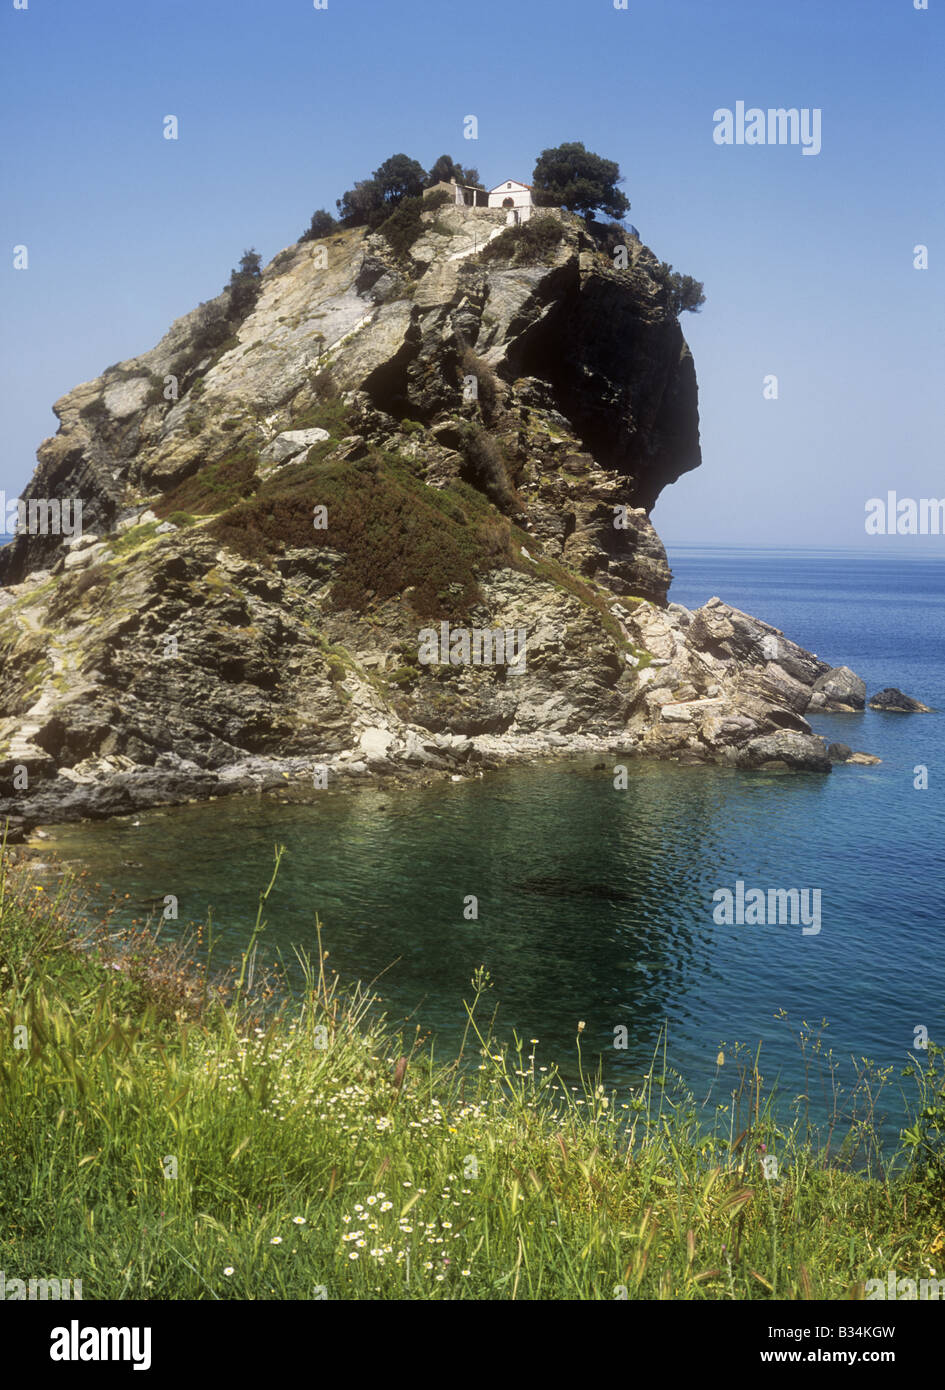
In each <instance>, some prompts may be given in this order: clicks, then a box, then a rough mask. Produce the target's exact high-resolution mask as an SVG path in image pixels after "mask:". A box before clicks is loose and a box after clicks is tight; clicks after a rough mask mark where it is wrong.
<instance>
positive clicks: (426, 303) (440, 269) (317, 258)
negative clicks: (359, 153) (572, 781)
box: [0, 207, 927, 839]
mask: <svg viewBox="0 0 945 1390" xmlns="http://www.w3.org/2000/svg"><path fill="white" fill-rule="evenodd" d="M483 217H485V219H486V222H489V221H490V219H492V221H493V222H494V226H493V225H491V223H490V240H489V246H488V254H486V251H485V249H484V247H483V244H482V231H483V226H484V225H485V223H484V221H483ZM529 227H530V230H529V231H525V230H523V229H518V230H516V229H512V228H504V214H502V213H501V212H500V211H497V212H496V213H495V216H494V217H493V214H492V213H483V214H482V216H479V215H472V214H471V213H470V210H468V209H463V208H459V207H448V208H443V209H441V210H439V211H438V212H425V213H423V214H422V218H421V225H420V232H419V235H418V237H417V239H416V240H415V242H414V243H413V244H412V245H411V246H410V248H409V251H408V250H404V249H401V250H400V251H398V252H396V253H395V250H394V249H393V248H392V246H391V245H390V244H389V243H388V242H387V241H386V240H385V238H384V236H382V235H380V234H379V233H374V234H367V233H366V232H365V230H364V229H363V228H355V229H345V230H342V231H339V232H338V233H337V234H332V235H330V236H328V237H326V238H324V239H322V240H321V241H319V242H318V243H317V244H313V243H298V244H296V245H294V246H292V247H288V248H286V250H285V251H283V252H280V254H279V255H278V256H276V257H275V259H274V260H273V261H272V262H271V263H270V265H269V266H268V267H267V268H266V269H265V271H264V272H262V274H261V276H260V279H259V283H258V285H257V287H256V291H257V293H256V297H255V299H254V300H253V302H252V304H251V305H250V306H249V307H248V309H247V311H246V312H245V313H244V314H243V317H240V318H234V317H233V313H232V309H233V306H232V303H231V302H230V300H229V299H228V298H227V295H226V293H224V295H222V296H219V297H218V299H217V300H214V301H209V302H208V303H207V304H203V305H201V306H199V307H198V308H197V309H195V310H194V311H193V312H192V313H191V314H189V315H187V316H185V317H184V318H183V319H180V320H178V321H177V323H175V324H174V325H173V326H172V327H171V329H170V330H169V331H168V333H167V334H166V335H165V337H164V338H163V339H162V340H161V342H160V343H159V344H158V345H157V346H156V347H154V348H153V349H151V351H149V352H146V353H144V354H142V355H141V356H140V357H137V358H133V359H131V360H129V361H128V362H124V363H118V364H116V365H115V366H113V367H110V368H108V369H107V370H106V371H105V372H104V373H103V374H102V376H101V377H99V378H98V379H97V380H95V381H93V382H86V383H83V384H82V385H80V386H77V387H76V388H75V389H74V390H73V391H71V392H69V393H68V394H67V395H66V396H64V397H63V398H62V399H61V400H60V401H58V402H57V403H56V405H55V411H56V414H57V415H58V417H59V419H60V422H61V427H60V429H59V431H58V433H57V434H56V435H55V436H54V437H53V438H51V439H48V440H46V441H44V442H43V444H42V445H41V446H40V448H39V451H38V458H39V466H38V468H37V470H36V473H35V474H34V477H33V480H32V482H31V483H30V485H29V487H28V488H27V490H26V493H25V497H26V498H28V499H34V500H37V499H38V505H39V504H40V503H41V504H43V505H44V506H45V505H46V504H49V505H51V503H52V502H53V501H54V502H55V504H56V506H57V507H65V506H66V504H67V503H68V502H69V501H70V499H71V500H72V501H73V502H74V501H75V500H76V499H80V500H81V501H82V506H83V510H82V516H83V522H84V526H85V529H84V530H79V531H78V532H77V533H76V534H71V535H59V534H52V533H50V532H48V531H47V530H43V531H42V533H41V534H23V535H18V536H17V538H16V539H15V540H14V541H13V542H12V543H11V544H10V545H8V546H5V547H3V548H2V549H0V651H2V657H3V659H2V663H0V821H7V822H9V835H10V837H11V838H12V839H22V838H23V837H25V836H26V835H28V834H29V832H30V831H31V830H32V829H33V828H34V827H36V826H39V825H42V824H44V823H45V824H51V823H55V822H62V821H73V820H79V819H84V818H101V817H104V816H113V815H127V814H131V813H134V812H136V811H141V810H144V809H146V808H148V807H151V806H159V805H172V804H177V803H181V802H189V801H196V800H204V799H209V798H210V797H214V796H221V795H226V794H233V793H240V792H246V793H248V792H254V791H259V790H262V791H271V790H273V789H275V788H278V787H285V786H286V785H292V786H299V787H301V786H302V785H303V784H305V783H306V782H308V783H309V785H311V786H312V788H313V790H314V789H316V788H318V787H320V786H331V785H333V784H344V785H347V784H352V785H353V784H356V783H357V782H359V781H361V780H365V779H373V778H375V777H378V778H390V777H397V778H404V779H416V778H418V777H447V776H458V777H463V776H471V775H475V774H476V773H477V772H479V771H484V770H485V769H487V768H491V767H496V766H500V765H503V764H505V763H510V762H518V761H523V760H529V759H534V758H539V757H547V756H561V755H562V754H570V753H580V752H598V751H599V752H602V753H604V752H606V753H614V754H619V756H620V757H621V758H631V757H648V758H663V759H666V758H669V759H676V760H678V761H683V762H706V763H718V764H721V765H724V766H730V767H738V768H763V769H779V770H790V771H801V772H817V773H827V772H829V771H830V768H831V765H832V762H833V761H836V760H838V759H839V758H841V757H845V756H846V755H845V754H843V753H842V752H838V750H837V748H836V747H835V748H834V751H833V753H832V754H831V752H830V751H829V750H828V747H827V744H826V742H825V740H824V739H823V738H821V737H819V736H816V735H815V734H814V733H813V732H812V729H811V726H810V724H809V723H808V720H807V717H806V716H807V715H808V714H809V713H829V712H847V713H849V712H853V711H859V710H862V709H864V708H865V705H866V687H865V685H864V683H863V681H862V680H861V679H860V678H859V677H858V676H857V675H856V674H855V673H854V672H853V671H851V670H850V669H849V668H848V667H845V666H839V667H837V666H833V665H831V664H830V663H829V662H827V661H824V660H821V658H820V657H818V656H816V655H815V654H813V653H811V652H808V651H805V650H804V649H803V648H802V647H800V646H798V645H797V643H795V642H792V641H790V640H789V639H788V638H786V637H785V636H784V634H783V633H781V632H780V631H778V629H776V628H774V627H772V626H770V625H769V624H767V623H764V622H761V621H760V620H758V619H756V618H753V617H750V616H749V615H748V614H745V613H741V612H739V611H738V610H737V609H734V608H732V607H730V606H729V605H727V604H725V603H724V602H722V600H721V599H719V598H713V599H710V600H709V602H707V603H706V604H704V605H703V606H702V607H701V608H699V609H697V610H692V611H691V610H688V609H686V608H683V607H682V606H680V605H679V604H676V603H673V602H671V601H669V593H670V583H671V579H672V575H671V572H670V569H669V564H668V562H667V557H666V552H665V549H664V547H663V545H662V542H661V541H660V539H659V536H658V535H657V534H656V531H655V530H654V528H653V526H652V523H651V521H650V516H649V513H650V510H651V508H652V506H653V504H654V502H655V501H656V499H657V497H658V496H659V494H660V491H661V490H662V488H663V487H665V486H667V485H669V484H672V483H674V482H675V481H676V479H678V478H679V477H680V476H681V475H683V474H684V473H686V472H687V471H688V470H690V469H693V468H696V467H698V466H699V465H700V462H701V455H700V450H699V422H698V401H697V386H696V379H695V369H694V366H693V362H692V357H691V355H690V353H689V349H688V346H687V345H686V342H685V339H684V337H683V335H682V331H681V328H680V325H679V321H678V317H677V313H676V310H675V308H674V304H673V300H672V297H671V295H670V293H669V290H668V288H667V281H666V276H665V274H664V269H665V268H661V265H660V262H659V261H658V259H657V258H656V257H655V256H654V255H653V253H652V252H651V251H650V250H649V249H648V248H647V247H645V246H643V245H642V244H641V243H640V242H639V240H637V239H636V238H635V237H631V236H630V235H629V234H628V233H626V232H624V231H623V230H622V229H620V228H619V227H616V224H614V225H613V226H611V227H609V228H606V227H605V228H601V227H596V228H595V227H589V226H587V225H586V224H585V223H584V222H583V221H582V220H581V219H579V218H576V217H573V216H571V215H569V214H565V213H559V214H557V215H555V216H554V217H551V218H550V219H536V221H535V223H534V224H529ZM492 233H495V235H494V236H492ZM618 243H619V245H618ZM615 246H618V249H619V247H622V248H623V250H624V252H625V253H626V254H625V255H624V256H622V257H619V258H618V257H615V256H614V255H613V254H612V253H613V251H614V248H615ZM44 499H45V501H44ZM450 623H452V624H454V625H455V624H460V625H461V629H460V630H461V632H464V633H468V632H469V631H470V630H471V631H472V632H473V633H476V632H480V633H487V634H492V635H498V634H501V633H509V632H512V631H514V632H515V633H517V634H521V635H522V638H523V652H524V653H525V655H524V659H523V660H522V663H521V666H520V669H517V668H516V666H515V665H511V664H508V663H506V664H503V662H502V661H493V660H492V659H491V656H490V659H489V660H486V661H478V660H476V659H475V657H473V658H472V659H471V658H470V656H469V654H468V653H467V652H465V648H464V645H463V643H464V642H465V638H464V639H463V641H461V643H460V649H461V650H460V653H459V656H458V657H456V656H455V654H454V653H453V652H452V651H450V652H449V653H448V654H447V658H446V659H445V660H444V659H443V657H442V655H441V656H440V659H439V660H438V661H437V662H435V663H434V664H428V663H427V662H426V661H425V658H424V656H423V633H424V632H425V631H430V630H431V628H432V630H435V631H439V630H440V629H441V628H443V627H445V628H446V629H447V631H449V630H450ZM491 651H492V649H491V648H490V653H491ZM870 703H871V706H872V707H875V708H880V709H883V710H885V711H889V712H913V711H917V712H921V711H923V710H925V709H926V708H927V707H925V706H922V705H920V704H919V702H917V701H912V700H910V698H909V697H906V696H903V695H902V693H901V692H899V691H895V690H890V689H887V690H884V691H880V692H878V694H877V695H876V696H874V698H873V700H872V701H871V702H870ZM846 751H847V753H849V755H850V757H851V759H853V760H855V758H854V754H853V750H852V749H848V750H846ZM867 757H869V755H868V754H858V755H856V758H860V759H862V758H867Z"/></svg>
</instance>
